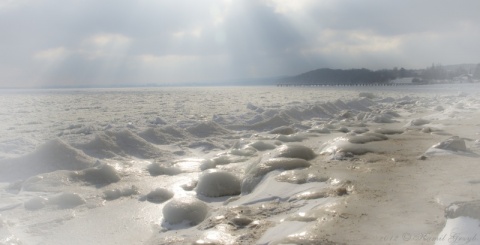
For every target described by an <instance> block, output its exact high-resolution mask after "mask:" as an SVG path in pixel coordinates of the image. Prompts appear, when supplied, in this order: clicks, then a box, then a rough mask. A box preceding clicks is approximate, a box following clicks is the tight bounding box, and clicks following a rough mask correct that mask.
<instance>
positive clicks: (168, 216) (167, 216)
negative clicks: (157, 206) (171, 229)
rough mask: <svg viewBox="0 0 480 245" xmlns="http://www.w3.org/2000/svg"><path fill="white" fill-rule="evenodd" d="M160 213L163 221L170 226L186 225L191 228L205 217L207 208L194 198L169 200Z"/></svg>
mask: <svg viewBox="0 0 480 245" xmlns="http://www.w3.org/2000/svg"><path fill="white" fill-rule="evenodd" d="M162 212H163V218H164V221H165V222H166V223H168V224H170V225H175V224H180V223H187V224H188V225H190V226H193V225H197V224H199V223H200V222H202V221H203V220H204V219H205V218H206V217H207V214H208V206H207V204H205V203H204V202H202V201H200V200H198V199H196V198H194V197H181V198H174V199H172V200H170V201H169V202H168V203H167V204H165V206H164V207H163V210H162Z"/></svg>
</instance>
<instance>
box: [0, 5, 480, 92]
mask: <svg viewBox="0 0 480 245" xmlns="http://www.w3.org/2000/svg"><path fill="white" fill-rule="evenodd" d="M478 9H480V1H478V0H465V1H462V2H461V3H460V2H455V1H448V0H426V1H414V0H405V1H379V0H365V1H357V0H340V1H333V0H322V1H314V0H296V1H284V0H260V1H258V0H241V1H240V0H205V1H192V0H178V1H149V0H145V1H143V0H142V1H136V2H131V1H114V0H105V1H93V0H84V1H60V2H59V1H56V0H41V1H31V0H21V1H11V0H0V33H2V45H0V54H2V55H1V56H0V87H2V86H10V84H18V85H23V86H30V85H31V81H35V82H36V86H44V85H62V84H63V83H65V81H68V83H69V85H72V86H73V85H79V86H84V85H109V84H115V83H128V84H135V83H152V82H154V83H171V82H172V81H176V82H189V83H195V82H196V81H218V82H220V81H222V80H232V79H238V78H251V77H267V76H278V75H295V74H298V73H301V72H305V71H308V70H311V69H317V68H322V67H330V68H359V67H364V68H369V69H382V68H392V67H394V66H398V67H400V66H403V67H406V68H424V67H426V66H429V65H430V64H431V63H432V62H435V63H442V64H455V63H478V62H480V60H479V58H478V55H476V54H478V53H480V47H479V45H478V43H480V34H478V33H480V26H479V25H478V23H480V15H478ZM22 71H29V72H28V73H26V72H22Z"/></svg>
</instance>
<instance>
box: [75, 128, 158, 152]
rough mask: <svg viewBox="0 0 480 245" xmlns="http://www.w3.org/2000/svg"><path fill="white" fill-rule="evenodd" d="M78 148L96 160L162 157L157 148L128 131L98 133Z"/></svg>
mask: <svg viewBox="0 0 480 245" xmlns="http://www.w3.org/2000/svg"><path fill="white" fill-rule="evenodd" d="M78 148H80V149H82V150H83V151H84V152H85V153H86V154H88V155H90V156H94V157H97V158H112V157H115V156H117V155H120V156H124V157H126V156H134V157H138V158H143V159H146V158H155V157H159V156H161V155H163V153H162V152H161V151H160V150H159V149H158V148H156V147H155V146H153V145H152V144H150V143H149V142H147V141H146V140H144V139H143V138H141V137H140V136H138V135H136V134H135V133H133V132H132V131H130V130H123V131H118V132H116V131H115V132H114V131H106V132H105V133H99V134H97V135H96V136H95V139H93V140H92V141H90V142H88V143H85V144H81V145H79V146H78Z"/></svg>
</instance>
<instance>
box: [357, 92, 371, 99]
mask: <svg viewBox="0 0 480 245" xmlns="http://www.w3.org/2000/svg"><path fill="white" fill-rule="evenodd" d="M358 97H360V98H367V99H374V98H375V95H374V94H373V93H370V92H360V93H359V94H358Z"/></svg>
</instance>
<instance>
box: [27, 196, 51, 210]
mask: <svg viewBox="0 0 480 245" xmlns="http://www.w3.org/2000/svg"><path fill="white" fill-rule="evenodd" d="M47 201H48V199H47V198H44V197H34V198H32V199H30V200H28V201H26V202H25V203H24V204H23V206H24V207H25V209H28V210H37V209H41V208H43V207H45V205H46V204H47Z"/></svg>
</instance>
